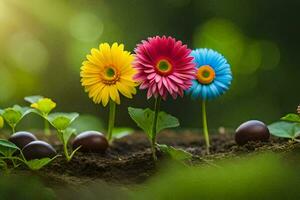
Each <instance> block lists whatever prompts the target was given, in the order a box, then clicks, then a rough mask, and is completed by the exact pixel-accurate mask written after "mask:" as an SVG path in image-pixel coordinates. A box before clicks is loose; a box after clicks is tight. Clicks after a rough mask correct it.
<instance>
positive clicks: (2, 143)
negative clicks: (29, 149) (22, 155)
mask: <svg viewBox="0 0 300 200" xmlns="http://www.w3.org/2000/svg"><path fill="white" fill-rule="evenodd" d="M17 150H20V149H19V147H17V146H16V145H15V144H14V143H12V142H10V141H8V140H4V139H0V154H2V155H3V156H4V157H10V156H12V154H13V153H14V152H16V151H17Z"/></svg>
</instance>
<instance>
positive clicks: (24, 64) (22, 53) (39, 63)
mask: <svg viewBox="0 0 300 200" xmlns="http://www.w3.org/2000/svg"><path fill="white" fill-rule="evenodd" d="M8 48H9V49H8V50H9V55H10V57H11V58H12V60H13V61H14V62H15V64H16V66H17V67H18V68H20V69H22V70H24V71H28V72H32V73H36V72H40V71H43V70H44V69H45V68H46V67H47V64H48V60H49V55H48V51H47V49H46V47H45V46H44V44H43V43H42V42H40V41H39V40H37V39H36V38H34V37H33V36H32V35H31V34H30V33H27V32H19V33H15V34H14V35H12V36H11V38H10V41H9V47H8Z"/></svg>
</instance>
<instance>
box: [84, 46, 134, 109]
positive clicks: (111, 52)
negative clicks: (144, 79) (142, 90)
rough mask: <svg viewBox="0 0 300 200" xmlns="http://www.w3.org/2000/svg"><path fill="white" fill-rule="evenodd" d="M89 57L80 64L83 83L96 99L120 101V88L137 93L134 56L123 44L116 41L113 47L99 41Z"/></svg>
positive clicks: (129, 95) (100, 101)
mask: <svg viewBox="0 0 300 200" xmlns="http://www.w3.org/2000/svg"><path fill="white" fill-rule="evenodd" d="M86 58H87V60H86V61H84V62H83V63H82V67H81V72H80V76H81V83H82V86H84V87H85V91H86V92H88V93H89V97H90V98H92V99H93V101H94V102H95V103H102V105H103V106H106V105H107V103H108V102H109V100H110V99H111V100H112V101H114V102H115V103H117V104H120V96H119V92H120V93H121V94H123V95H124V96H125V97H127V98H132V95H133V94H136V89H135V86H137V84H136V82H135V81H134V80H133V76H134V75H135V70H134V68H133V67H132V61H133V59H134V57H133V55H132V54H130V52H128V51H124V45H123V44H120V45H118V43H114V44H113V45H112V46H111V47H110V45H109V44H108V43H103V44H100V46H99V49H95V48H93V49H92V50H91V54H90V55H87V57H86Z"/></svg>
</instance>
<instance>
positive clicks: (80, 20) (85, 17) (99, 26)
mask: <svg viewBox="0 0 300 200" xmlns="http://www.w3.org/2000/svg"><path fill="white" fill-rule="evenodd" d="M103 28H104V27H103V23H102V22H101V20H100V19H99V18H98V17H97V16H96V15H94V14H91V13H85V12H82V13H79V14H77V15H75V16H74V17H73V18H72V19H71V21H70V33H71V35H72V36H73V37H74V38H76V39H77V40H80V41H83V42H91V41H95V40H97V39H98V38H99V37H100V36H101V34H102V32H103Z"/></svg>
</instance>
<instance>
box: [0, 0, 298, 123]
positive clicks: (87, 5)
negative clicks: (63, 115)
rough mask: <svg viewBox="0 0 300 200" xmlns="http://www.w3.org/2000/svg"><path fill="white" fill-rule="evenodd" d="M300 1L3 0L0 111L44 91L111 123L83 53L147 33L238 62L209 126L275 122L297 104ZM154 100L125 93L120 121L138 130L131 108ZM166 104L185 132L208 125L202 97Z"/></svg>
mask: <svg viewBox="0 0 300 200" xmlns="http://www.w3.org/2000/svg"><path fill="white" fill-rule="evenodd" d="M299 7H300V1H295V0H285V1H279V0H278V1H274V0H264V1H261V0H226V1H225V0H223V1H220V0H202V1H199V0H151V1H149V0H126V1H125V0H124V1H123V0H88V1H87V0H72V1H70V0H27V1H24V0H0V27H1V28H0V44H1V45H0V81H1V83H0V107H7V106H11V105H13V104H20V105H26V103H25V102H24V101H23V97H24V96H29V95H35V94H40V95H44V96H47V97H50V98H53V99H54V100H55V101H56V102H57V104H58V107H57V110H58V111H77V112H80V113H88V114H92V115H95V116H99V117H101V118H102V119H103V121H104V122H105V121H106V119H107V109H104V108H102V107H101V106H100V105H94V104H93V102H92V101H91V100H90V99H89V98H88V96H87V94H86V93H84V91H83V88H82V87H81V85H80V77H79V71H80V67H81V63H82V61H83V60H84V59H85V56H86V54H88V53H89V51H90V49H91V48H93V47H97V46H98V45H99V43H101V42H110V43H111V42H114V41H117V42H123V43H124V44H125V48H126V49H127V50H130V51H133V49H134V47H135V45H136V44H137V43H139V42H140V41H141V40H142V39H145V38H147V37H148V36H154V35H164V34H165V35H171V36H174V37H176V38H177V39H180V40H182V41H183V42H184V43H186V44H188V45H189V46H190V48H196V47H208V48H214V49H216V50H218V51H220V52H221V53H223V54H224V55H225V56H226V57H227V58H228V60H229V62H230V64H231V65H232V70H233V74H234V81H233V84H232V87H231V89H230V90H229V91H228V92H227V93H226V94H225V95H223V96H222V97H220V98H218V99H217V100H214V101H212V102H210V103H209V104H208V118H209V126H210V127H214V128H217V127H219V126H225V127H232V128H235V127H236V126H238V125H239V124H240V123H241V122H243V121H245V120H248V119H259V120H262V121H265V122H266V123H271V122H273V121H275V120H277V119H278V118H279V117H281V116H282V115H284V113H286V112H294V111H295V109H296V106H297V104H298V103H299V97H300V93H299V92H298V91H300V90H299V89H300V84H299V83H298V79H299V74H300V68H299V64H298V56H299V53H300V51H299V47H298V45H299V43H300V41H299V40H300V39H299V38H300V37H299V35H300V29H299ZM152 105H153V102H152V101H147V100H146V95H145V92H144V91H139V92H138V94H137V95H136V96H135V97H134V99H133V100H127V99H125V98H123V99H122V105H121V106H120V107H118V115H117V125H118V126H133V127H134V123H133V122H132V121H131V120H130V119H129V117H128V114H127V107H128V106H134V107H148V106H152ZM162 109H163V110H165V111H167V112H169V113H171V114H173V115H175V116H177V117H178V118H179V119H180V121H181V124H182V127H184V128H186V127H193V128H196V127H199V128H200V127H201V118H200V117H201V113H200V111H201V109H200V102H199V101H192V100H191V99H190V98H189V97H185V98H183V99H177V100H176V101H173V100H172V99H169V100H168V101H167V102H165V103H163V104H162ZM26 123H27V125H28V126H31V127H32V126H38V125H33V124H32V123H33V122H28V121H27V122H26Z"/></svg>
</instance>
